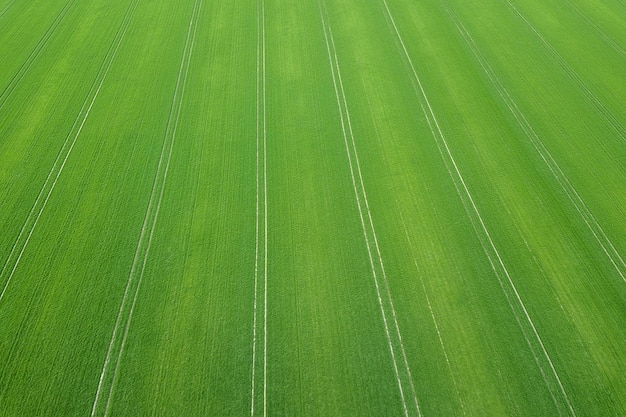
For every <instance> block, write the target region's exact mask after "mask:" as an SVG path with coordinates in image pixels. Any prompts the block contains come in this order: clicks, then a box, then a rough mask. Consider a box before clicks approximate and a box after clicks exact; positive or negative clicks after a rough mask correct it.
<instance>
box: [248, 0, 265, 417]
mask: <svg viewBox="0 0 626 417" xmlns="http://www.w3.org/2000/svg"><path fill="white" fill-rule="evenodd" d="M256 80H257V82H256V217H255V255H254V307H253V309H254V318H253V323H252V327H253V329H252V378H251V389H250V392H251V393H250V397H251V398H250V415H251V416H253V415H254V405H255V393H256V344H257V321H258V319H257V316H258V312H257V311H258V287H259V285H258V283H259V246H260V245H259V243H260V240H259V235H260V233H259V231H260V219H261V217H260V215H259V211H260V210H259V209H260V206H261V196H260V194H261V185H260V183H261V181H260V177H261V172H262V173H263V415H264V416H265V415H267V349H266V346H267V263H268V256H267V180H266V175H267V168H266V165H267V157H266V151H267V140H266V138H267V135H266V128H265V119H266V117H265V2H264V1H263V0H260V1H258V2H257V56H256ZM261 126H262V127H261ZM261 142H262V143H261ZM261 147H262V149H263V169H262V170H261V165H260V164H261V157H260V154H261Z"/></svg>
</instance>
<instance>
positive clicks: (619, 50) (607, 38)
mask: <svg viewBox="0 0 626 417" xmlns="http://www.w3.org/2000/svg"><path fill="white" fill-rule="evenodd" d="M565 1H566V2H567V3H569V5H570V6H572V8H573V9H574V10H576V13H578V15H579V16H580V17H582V18H583V19H585V21H586V22H587V23H588V24H589V25H590V26H591V27H593V28H594V29H595V30H596V32H598V34H600V36H601V37H602V38H603V39H604V40H605V41H606V42H607V43H608V44H609V45H610V46H611V47H612V48H613V49H614V50H615V51H616V52H617V53H619V54H620V55H622V57H624V58H626V51H625V50H624V48H622V47H621V46H620V45H619V44H618V43H617V42H615V40H614V39H613V38H612V37H611V36H609V35H608V34H607V33H606V32H605V31H604V30H602V28H601V27H600V26H598V25H597V24H596V23H595V22H594V21H593V20H591V18H589V16H587V15H586V14H585V13H583V11H582V10H580V8H579V7H578V6H577V5H576V4H574V3H573V2H572V1H571V0H565Z"/></svg>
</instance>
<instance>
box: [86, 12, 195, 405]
mask: <svg viewBox="0 0 626 417" xmlns="http://www.w3.org/2000/svg"><path fill="white" fill-rule="evenodd" d="M201 7H202V0H196V2H195V3H194V9H193V11H192V16H191V19H190V21H189V26H188V28H187V38H186V40H185V45H184V49H183V56H182V59H181V64H180V68H179V71H178V77H177V80H176V88H175V90H174V97H173V100H172V107H171V110H170V115H169V118H168V123H167V127H166V133H165V138H164V140H163V146H162V148H161V155H160V157H159V163H158V166H157V170H156V173H155V177H154V182H153V185H152V191H151V193H150V199H149V202H148V208H147V210H146V215H145V216H144V221H143V225H142V228H141V233H140V236H139V241H138V242H137V248H136V250H135V255H134V258H133V263H132V265H131V270H130V273H129V275H128V279H127V284H126V289H125V291H124V295H123V297H122V302H121V303H120V308H119V310H118V314H117V318H116V321H115V325H114V328H113V333H112V336H111V340H110V342H109V347H108V349H107V355H106V358H105V362H104V365H103V367H102V371H101V374H100V380H99V383H98V389H97V391H96V396H95V398H94V402H93V406H92V411H91V415H92V416H94V415H95V414H96V412H97V409H98V403H99V399H100V394H101V392H102V388H103V382H104V379H105V376H106V374H107V371H108V365H109V363H110V360H111V355H112V353H113V347H114V345H115V342H116V339H117V333H118V331H119V329H120V325H121V321H122V316H123V314H122V313H123V311H124V310H125V307H126V300H127V298H128V294H129V292H130V291H129V290H130V287H131V284H132V283H133V282H134V281H135V280H134V278H135V275H138V278H137V284H136V286H135V288H134V294H133V300H132V303H131V306H130V311H129V312H128V315H127V316H126V318H125V321H126V323H125V326H124V333H123V336H122V340H121V342H120V346H119V350H118V353H117V358H116V359H115V368H114V371H113V376H112V380H111V385H110V388H109V392H108V396H107V402H106V406H105V410H104V414H103V415H104V416H105V417H106V416H107V415H108V414H109V410H110V406H111V403H112V398H113V390H114V387H115V382H116V380H117V375H118V371H119V366H120V362H121V358H122V354H123V352H124V348H125V345H126V339H127V337H128V333H129V330H130V325H131V322H132V317H133V313H134V309H135V305H136V303H137V297H138V295H139V289H140V287H141V282H142V279H143V276H144V271H145V268H146V264H147V261H148V255H149V252H150V247H151V244H152V238H153V235H154V231H155V229H156V223H157V220H158V215H159V211H160V208H161V202H162V200H163V194H164V192H165V184H166V182H167V175H168V172H169V167H170V161H171V157H172V151H173V149H174V143H175V140H176V132H177V129H178V121H179V119H180V113H181V109H182V102H183V98H184V93H185V86H186V83H187V76H188V74H189V66H190V63H191V57H192V54H193V47H194V44H195V39H196V32H197V28H198V16H199V14H200V9H201ZM166 155H167V156H166ZM164 162H165V165H163V163H164ZM163 166H164V168H162V167H163ZM161 171H163V173H162V180H161V181H159V174H160V173H161ZM157 194H158V197H156V196H157ZM155 197H156V204H155ZM153 207H154V208H153ZM146 234H148V238H147V242H146V243H144V242H145V241H146V238H145V236H146ZM144 247H145V248H144ZM139 263H141V267H140V269H139V272H138V273H137V272H136V270H137V269H138V268H139Z"/></svg>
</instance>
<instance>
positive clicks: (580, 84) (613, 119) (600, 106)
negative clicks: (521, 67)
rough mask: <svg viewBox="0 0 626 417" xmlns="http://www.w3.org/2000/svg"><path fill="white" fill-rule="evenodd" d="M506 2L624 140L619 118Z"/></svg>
mask: <svg viewBox="0 0 626 417" xmlns="http://www.w3.org/2000/svg"><path fill="white" fill-rule="evenodd" d="M506 3H507V4H508V5H509V7H510V8H511V9H512V10H513V11H514V12H515V14H516V15H517V16H518V17H519V18H520V19H521V20H522V21H523V22H524V23H525V24H526V26H528V28H529V29H530V30H531V31H532V32H533V33H534V34H535V35H536V36H537V37H538V38H539V39H540V40H541V42H542V43H543V44H544V46H545V47H546V49H548V51H550V53H551V54H552V56H553V57H554V59H555V60H556V61H557V62H558V64H559V65H560V66H561V68H563V70H564V71H565V72H566V73H567V75H569V77H570V79H571V80H572V81H574V83H575V84H576V85H578V87H579V88H580V89H581V90H582V92H583V93H584V94H585V96H587V98H588V99H589V100H590V101H591V102H592V103H593V105H594V106H595V108H596V109H597V110H598V111H599V112H600V113H601V114H602V116H604V118H605V119H606V121H607V122H609V125H611V128H613V130H615V132H616V133H617V134H618V135H619V137H620V138H621V139H622V140H624V141H626V129H624V127H623V126H622V124H621V123H620V122H619V120H618V119H617V118H616V117H615V115H613V113H612V112H611V111H610V110H609V109H608V108H607V107H606V106H605V105H604V104H603V103H602V101H600V99H599V98H598V97H597V96H596V95H595V94H594V93H593V91H591V90H590V89H589V87H587V85H586V84H585V82H584V81H583V80H582V79H581V78H580V76H579V75H578V74H577V73H576V71H574V69H573V68H572V67H571V66H570V65H569V64H568V63H567V61H566V60H565V59H564V58H563V57H562V56H561V54H559V53H558V51H557V50H556V49H555V48H554V47H553V46H552V45H551V44H550V43H549V42H548V41H547V40H546V39H545V38H544V37H543V35H541V33H539V31H538V30H537V29H536V28H535V26H533V24H532V23H530V22H529V21H528V19H526V17H524V15H522V13H521V12H520V11H519V10H518V9H517V8H516V7H515V6H514V5H513V3H511V2H510V1H509V0H506Z"/></svg>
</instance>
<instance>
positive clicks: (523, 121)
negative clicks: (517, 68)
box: [446, 6, 626, 282]
mask: <svg viewBox="0 0 626 417" xmlns="http://www.w3.org/2000/svg"><path fill="white" fill-rule="evenodd" d="M446 11H447V13H448V15H449V16H450V18H451V19H452V20H453V22H454V23H455V25H456V27H457V30H458V31H459V33H460V34H461V35H462V36H463V38H464V40H465V42H466V44H467V45H468V46H469V47H470V49H471V50H472V53H473V54H474V57H475V58H476V60H477V61H478V63H479V64H480V65H481V67H482V69H483V71H484V72H485V74H486V75H487V76H488V77H489V79H490V80H491V82H492V83H493V85H494V86H495V87H496V89H497V90H498V93H499V95H500V97H502V99H503V100H504V102H505V103H506V105H507V107H508V108H509V111H510V112H511V113H512V114H513V117H515V120H516V121H517V123H518V125H519V126H520V127H521V128H522V130H524V133H526V136H527V137H528V139H529V140H530V142H531V143H532V144H533V146H534V148H535V150H536V151H537V153H538V154H539V155H540V156H541V159H542V160H543V161H544V163H545V164H546V166H547V167H548V168H549V169H550V172H551V173H552V176H553V177H554V178H555V179H556V180H557V182H558V183H559V185H560V186H561V189H562V190H563V191H564V192H565V194H566V195H567V197H568V199H569V200H570V201H571V203H572V204H573V206H574V208H575V209H576V211H577V212H578V214H579V215H580V217H581V218H582V219H583V221H584V222H585V224H586V225H587V227H588V228H589V230H590V231H591V233H592V234H593V236H594V238H595V239H596V241H597V242H598V244H599V245H600V247H601V248H602V250H603V251H604V253H605V254H606V256H607V257H608V258H609V261H610V262H611V263H612V264H613V266H614V267H615V270H616V271H617V273H618V274H619V275H620V277H621V278H622V280H623V281H624V282H626V276H625V275H624V272H623V271H622V268H624V269H626V262H624V259H623V258H622V257H621V255H620V253H619V252H618V250H617V249H616V248H615V246H614V245H613V242H612V241H611V239H610V238H609V237H608V236H607V234H606V232H605V231H604V229H603V228H602V226H601V225H600V223H599V222H598V221H597V219H596V218H595V216H594V215H593V213H592V212H591V210H590V209H589V208H588V207H587V205H586V204H585V202H584V200H583V199H582V197H581V196H580V194H579V193H578V191H577V190H576V188H575V187H574V186H573V185H572V183H571V182H570V180H569V178H568V177H567V175H566V174H565V173H564V172H563V170H562V169H561V167H560V166H559V164H558V163H557V162H556V160H555V159H554V157H553V156H552V154H551V153H550V151H549V150H548V149H547V148H546V146H545V145H544V143H543V141H542V140H541V138H540V137H539V135H538V134H537V132H536V131H535V129H534V128H533V127H532V125H531V124H530V122H529V121H528V119H527V118H526V116H525V115H524V113H523V112H522V111H521V110H520V109H519V107H518V106H517V103H516V102H515V100H514V99H513V98H512V97H511V95H510V94H509V92H508V90H507V89H506V87H505V86H504V85H503V84H502V82H501V81H500V79H499V78H498V76H497V75H496V74H495V72H494V71H493V69H492V68H491V66H490V65H489V63H488V62H487V61H486V59H485V58H484V57H483V56H482V54H481V53H480V51H479V49H478V46H477V45H476V42H475V41H474V38H473V37H472V36H471V34H470V33H469V32H468V30H467V29H466V28H465V26H464V25H463V23H462V22H461V21H460V20H459V19H458V17H457V16H456V14H455V13H454V11H453V10H452V9H450V7H449V6H447V8H446ZM618 264H619V265H621V267H620V266H619V265H618Z"/></svg>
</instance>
